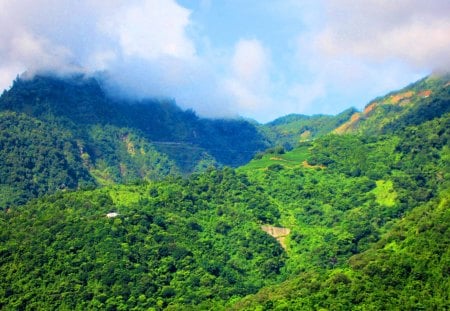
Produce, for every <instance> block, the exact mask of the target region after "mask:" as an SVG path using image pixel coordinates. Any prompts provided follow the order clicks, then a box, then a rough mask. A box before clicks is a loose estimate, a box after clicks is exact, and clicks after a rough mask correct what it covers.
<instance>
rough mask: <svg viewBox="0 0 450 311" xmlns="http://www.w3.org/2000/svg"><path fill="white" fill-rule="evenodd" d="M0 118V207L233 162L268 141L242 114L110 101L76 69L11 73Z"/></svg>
mask: <svg viewBox="0 0 450 311" xmlns="http://www.w3.org/2000/svg"><path fill="white" fill-rule="evenodd" d="M0 120H1V122H0V124H1V125H0V126H1V128H0V131H1V132H0V144H1V147H2V148H1V150H0V152H1V156H2V158H3V159H6V160H5V161H2V162H0V173H1V175H0V194H5V195H4V196H3V195H2V196H0V208H4V207H5V206H9V205H11V203H24V202H26V201H27V200H28V199H30V198H32V197H36V196H39V195H42V194H44V193H53V192H55V191H57V190H58V189H66V188H69V189H79V188H83V187H85V186H88V187H89V186H95V185H108V184H116V183H129V182H133V181H136V180H142V179H144V180H157V179H161V178H163V177H165V176H167V175H173V174H189V173H192V172H195V171H203V170H205V169H206V168H207V167H209V166H218V167H221V166H225V165H227V166H239V165H242V164H245V163H246V162H248V161H249V160H250V159H251V158H252V156H253V155H254V154H255V153H256V152H258V151H261V150H264V149H266V148H267V147H268V146H269V143H268V142H267V140H266V139H265V137H264V136H263V135H262V134H261V133H260V132H259V130H258V129H257V128H256V127H255V126H254V125H253V124H251V123H249V122H247V121H245V120H240V119H236V120H231V119H230V120H225V119H217V120H212V119H203V118H199V117H197V116H196V115H195V113H194V112H192V111H189V110H188V111H183V110H181V109H180V108H179V107H177V106H176V105H175V104H174V103H173V102H171V101H169V100H144V101H139V102H130V101H124V100H122V101H117V100H113V99H110V98H109V97H107V96H106V95H105V93H104V92H103V90H102V87H101V86H100V84H99V82H98V81H97V80H95V79H94V78H86V77H83V76H74V77H71V78H65V79H62V78H54V77H48V76H45V77H44V76H36V77H34V78H33V79H31V80H24V79H17V80H16V81H15V82H14V84H13V86H12V88H11V89H10V90H8V91H5V92H4V93H3V94H2V96H1V97H0ZM238 136H239V138H240V139H236V137H238ZM9 194H11V195H9Z"/></svg>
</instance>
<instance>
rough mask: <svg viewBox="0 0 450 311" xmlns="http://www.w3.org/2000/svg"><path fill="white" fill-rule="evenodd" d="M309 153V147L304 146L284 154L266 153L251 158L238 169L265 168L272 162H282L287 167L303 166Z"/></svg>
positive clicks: (244, 170)
mask: <svg viewBox="0 0 450 311" xmlns="http://www.w3.org/2000/svg"><path fill="white" fill-rule="evenodd" d="M308 155H309V151H308V147H307V146H302V147H299V148H296V149H294V150H292V151H289V152H287V153H284V154H265V155H264V156H263V157H262V158H261V159H254V160H251V161H250V162H249V163H248V164H247V165H244V166H242V167H240V168H238V170H240V171H243V172H246V171H252V170H264V169H267V168H268V167H269V166H270V165H272V164H281V165H283V166H284V167H287V168H293V167H296V166H301V165H302V162H303V161H305V160H306V158H307V157H308Z"/></svg>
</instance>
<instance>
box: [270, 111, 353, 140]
mask: <svg viewBox="0 0 450 311" xmlns="http://www.w3.org/2000/svg"><path fill="white" fill-rule="evenodd" d="M356 112H357V110H356V109H355V108H349V109H347V110H345V111H343V112H341V113H340V114H337V115H335V116H332V115H313V116H306V115H301V114H290V115H287V116H284V117H281V118H278V119H276V120H274V121H272V122H269V123H267V124H264V126H263V129H264V132H265V133H266V135H267V136H268V137H269V139H270V140H271V141H272V142H274V144H275V145H276V144H278V145H284V146H291V147H292V146H297V145H298V144H299V143H300V142H302V141H308V140H312V139H314V138H317V137H320V136H323V135H326V134H328V133H330V132H332V131H333V130H334V129H336V128H337V127H339V126H341V125H342V124H343V123H344V122H347V121H348V120H349V119H350V117H351V116H352V115H353V114H355V113H356Z"/></svg>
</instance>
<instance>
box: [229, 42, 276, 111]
mask: <svg viewBox="0 0 450 311" xmlns="http://www.w3.org/2000/svg"><path fill="white" fill-rule="evenodd" d="M269 67H270V57H269V53H268V51H267V50H266V49H265V48H264V47H263V45H262V43H261V42H259V41H258V40H255V39H251V40H244V39H242V40H240V41H238V42H237V44H236V46H235V48H234V53H233V56H232V58H231V60H230V68H231V73H230V76H229V77H228V79H226V80H225V81H224V83H223V87H224V89H225V90H226V91H227V92H229V94H230V95H231V96H232V98H233V99H234V101H235V105H237V108H238V111H241V112H244V113H251V112H254V111H255V110H261V109H265V108H267V106H268V105H269V104H270V102H269V101H270V100H269V97H270V96H269V93H270V81H269Z"/></svg>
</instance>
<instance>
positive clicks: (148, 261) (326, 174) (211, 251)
mask: <svg viewBox="0 0 450 311" xmlns="http://www.w3.org/2000/svg"><path fill="white" fill-rule="evenodd" d="M83 81H84V80H83ZM16 83H18V82H16ZM19 83H22V82H19ZM58 83H59V82H58ZM64 83H66V82H64ZM82 83H85V82H82ZM13 89H14V87H13ZM13 89H12V90H13ZM57 89H59V88H57ZM83 89H84V88H83ZM84 91H87V89H84ZM425 91H426V93H422V92H425ZM10 92H11V91H10ZM52 92H53V91H52ZM407 92H414V95H407V96H409V97H404V96H405V95H404V93H407ZM19 93H20V94H22V95H21V96H26V94H27V93H26V92H22V91H21V92H19ZM11 94H12V93H10V94H9V95H8V93H6V95H5V94H4V95H3V96H2V98H1V100H0V107H2V110H3V111H2V112H1V116H2V118H3V119H2V120H5V122H3V121H2V123H1V126H2V131H1V134H2V135H3V136H2V140H1V141H2V144H3V145H2V149H1V152H3V154H2V159H3V157H4V158H5V159H8V160H7V161H5V162H4V163H3V164H2V165H3V166H2V168H1V171H0V172H1V173H2V187H3V188H0V189H1V191H2V195H4V196H3V197H4V198H6V199H3V200H4V202H11V204H12V203H14V202H20V203H25V201H26V198H27V197H36V196H37V197H38V198H37V199H33V200H29V201H28V202H26V203H25V204H23V205H20V206H14V205H13V206H10V207H9V208H7V209H5V210H4V211H2V212H1V213H0V223H1V224H2V226H1V227H0V241H1V243H0V309H2V310H3V309H4V310H53V309H62V310H392V309H396V310H397V309H398V310H446V309H449V308H450V303H449V301H450V297H449V293H450V281H449V280H450V270H449V266H450V251H449V250H450V247H449V245H450V209H449V200H450V183H449V180H450V178H449V177H450V146H449V139H450V112H449V111H448V106H449V102H448V99H449V97H450V84H449V82H448V76H443V77H439V78H438V77H431V78H427V79H424V80H421V81H419V82H417V83H415V84H412V85H411V86H409V87H408V88H406V89H404V90H401V91H399V92H394V93H391V94H388V95H387V96H385V97H381V98H380V99H377V100H375V101H374V102H376V103H377V104H376V105H372V108H370V109H372V110H371V111H369V112H367V110H370V109H368V108H367V107H371V106H370V105H371V104H369V105H368V106H367V107H366V109H365V110H364V112H362V113H360V114H361V115H362V114H365V116H364V118H361V117H360V118H359V119H358V121H355V119H356V117H355V116H354V115H355V112H354V110H351V109H350V110H347V111H346V112H344V113H343V114H341V115H340V116H336V117H328V116H316V117H311V118H306V117H302V116H288V117H286V118H285V119H281V120H278V121H275V122H273V124H271V125H267V127H266V128H264V127H265V126H266V125H264V126H262V125H254V124H251V123H249V122H246V121H242V120H238V121H227V120H205V119H201V118H198V117H196V116H195V114H193V113H192V112H183V111H181V110H179V109H178V108H176V106H174V105H172V104H168V103H167V102H166V103H162V104H161V103H160V104H157V105H156V104H155V103H153V104H155V105H156V106H153V104H152V105H150V103H147V104H134V105H131V104H129V103H116V102H113V101H111V100H110V99H108V98H106V97H104V96H103V97H102V96H100V97H99V99H98V100H99V101H100V100H103V101H104V104H105V105H111V106H105V107H109V108H105V107H104V108H100V107H91V108H89V109H88V108H83V109H80V108H79V106H78V108H73V107H72V108H70V109H73V110H72V112H71V113H70V115H67V116H64V113H63V112H62V111H60V112H59V114H58V113H57V114H55V113H54V112H51V113H50V112H49V111H56V110H53V109H58V108H57V107H53V106H52V105H51V104H49V108H46V109H42V111H40V112H36V111H34V110H33V109H35V107H36V106H34V105H31V106H26V105H24V106H23V107H22V108H20V109H18V108H17V109H15V110H14V109H12V108H11V107H13V106H12V103H13V102H15V101H13V100H12V99H10V98H14V96H12V95H11ZM419 94H422V95H419ZM32 95H33V96H31V97H30V98H33V100H36V98H45V97H36V96H35V94H32ZM11 96H12V97H11ZM79 98H82V96H81V95H80V97H79ZM100 98H103V99H100ZM398 98H403V99H398ZM405 98H407V102H405V103H403V104H401V105H400V104H398V103H399V102H402V101H404V100H405ZM397 99H398V101H397ZM44 101H45V102H51V101H49V100H44ZM67 101H68V102H69V103H71V105H75V104H76V103H74V102H73V101H76V99H74V98H71V99H67ZM71 101H72V102H71ZM395 101H397V103H394V104H392V102H395ZM21 102H24V103H26V97H24V98H23V100H22V101H21ZM8 105H9V106H8ZM86 105H88V104H86ZM146 105H150V106H151V107H157V108H154V109H162V110H164V111H168V110H171V109H174V111H179V112H180V115H181V116H182V117H180V118H181V119H182V120H185V119H184V117H186V114H188V115H189V116H190V118H192V120H193V121H192V122H193V123H189V122H191V121H189V122H187V121H186V122H185V121H179V122H178V123H177V122H174V123H173V126H169V127H167V128H168V129H169V128H170V129H171V131H169V132H167V133H166V132H164V133H161V135H166V137H167V138H166V137H165V138H164V139H166V140H167V141H166V142H167V144H166V145H165V147H166V148H167V149H169V148H170V146H171V145H170V144H168V142H170V137H169V135H174V136H172V137H171V139H172V142H171V144H174V143H177V141H176V140H175V138H176V137H184V140H181V141H183V143H185V142H189V143H190V144H192V145H194V144H197V145H195V146H196V148H198V149H200V148H202V152H203V150H210V151H209V152H208V151H205V152H206V153H207V154H208V156H210V159H211V162H212V163H214V162H215V163H218V162H219V160H218V156H217V155H215V154H214V151H216V146H221V147H220V148H223V149H225V147H226V146H228V147H229V148H230V150H237V149H238V148H242V150H243V151H249V150H252V149H250V148H249V149H245V148H244V147H242V146H243V145H245V144H246V142H245V141H240V142H239V144H240V145H236V144H237V143H236V144H235V146H233V147H235V148H236V149H234V148H231V146H232V140H233V138H234V140H244V138H245V137H247V136H248V137H250V138H253V139H254V140H251V142H252V143H255V144H256V142H260V143H261V145H265V146H279V147H274V148H270V149H268V150H267V151H266V152H265V153H260V154H259V155H258V156H257V157H255V158H254V159H252V160H251V161H250V162H248V160H249V157H246V159H247V162H248V163H247V164H245V165H243V166H240V167H238V168H236V169H233V168H228V167H225V168H219V169H217V168H214V167H212V166H209V167H208V168H207V169H204V170H203V172H197V173H193V174H190V175H188V176H184V177H181V176H180V175H179V174H177V173H176V170H180V168H179V167H178V166H177V161H178V163H180V162H181V160H183V159H177V158H174V157H173V156H172V155H171V154H170V152H169V151H168V150H163V149H162V148H161V146H158V145H157V144H156V143H153V140H152V139H151V138H150V135H153V134H151V133H153V132H152V131H151V130H150V127H152V126H153V125H152V124H146V123H145V120H146V118H150V115H149V116H148V117H142V121H138V120H139V116H143V115H145V111H146V109H148V108H146V107H147V106H146ZM88 106H89V105H88ZM391 106H393V107H400V108H392V107H391ZM7 107H10V108H9V109H7ZM95 109H105V111H106V110H107V112H105V113H106V114H108V113H110V114H111V116H109V117H108V118H107V119H105V120H102V118H103V115H102V114H101V113H99V114H97V113H96V112H95V113H94V112H92V111H93V110H95ZM114 109H116V110H117V111H118V110H120V109H123V110H121V112H119V113H118V114H117V111H116V112H114ZM134 109H137V110H139V109H142V110H139V112H133V111H135V110H134ZM167 109H168V110H167ZM11 110H14V111H11ZM127 110H129V111H131V112H126V111H127ZM394 110H395V111H394ZM133 113H135V115H133ZM115 115H116V116H121V115H123V116H124V117H123V118H121V117H117V120H116V121H113V120H114V116H115ZM152 115H153V114H152ZM173 115H174V114H172V113H168V114H167V118H168V119H165V123H164V124H168V123H167V122H169V121H170V120H174V119H173ZM132 116H134V117H132ZM51 118H54V119H55V120H53V121H52V120H51ZM127 118H129V119H127ZM134 118H136V120H137V121H136V124H140V125H136V126H133V122H132V121H133V120H134ZM161 118H162V117H161ZM346 118H350V120H347V121H345V119H346ZM75 120H76V121H75ZM327 120H328V121H327ZM6 122H8V123H6ZM127 122H129V123H127ZM139 122H142V123H139ZM154 122H157V121H156V119H155V121H154ZM184 122H185V123H184ZM230 122H231V123H230ZM233 122H237V123H233ZM302 122H310V123H308V124H309V125H308V126H310V128H309V130H310V131H311V133H313V134H311V135H312V136H311V138H308V139H304V140H303V141H300V142H299V141H298V140H297V138H295V137H296V136H297V135H299V134H300V135H301V133H302V132H303V131H304V129H300V127H301V126H303V125H301V124H307V123H302ZM351 122H353V123H352V125H351V126H348V127H346V124H350V123H351ZM169 123H170V122H169ZM4 124H5V125H4ZM62 124H65V125H64V126H61V125H62ZM76 124H84V125H83V126H81V127H80V126H78V127H77V126H75V125H76ZM177 124H180V127H179V128H178V127H177V126H176V125H177ZM186 124H189V125H192V124H196V125H197V126H198V127H197V128H196V129H195V133H196V134H195V135H197V136H195V135H194V134H192V136H190V135H191V134H190V132H185V130H186V128H183V126H185V125H186ZM199 124H201V126H200V125H199ZM145 126H148V127H149V129H148V131H146V130H145ZM161 126H163V125H161ZM186 126H187V125H186ZM208 126H209V127H208ZM283 126H285V127H286V128H287V129H289V131H288V133H290V134H289V135H286V136H285V140H284V141H283V140H282V139H281V138H280V139H281V140H279V141H277V139H275V138H274V137H278V136H277V135H280V133H281V131H282V129H283ZM296 126H298V127H299V129H298V130H297V129H296ZM305 126H306V125H305ZM242 127H243V128H246V129H248V132H245V130H243V132H244V133H245V134H244V136H242V137H244V138H242V137H241V136H239V139H236V133H241V131H242ZM257 127H259V132H258V129H257ZM261 127H262V129H261ZM269 127H277V128H276V129H274V130H273V131H272V132H270V133H271V134H270V135H272V136H270V135H269V134H267V132H266V133H265V134H261V133H264V131H268V128H269ZM336 127H337V129H336ZM187 128H189V129H191V128H190V127H187ZM332 128H334V129H335V132H334V133H329V132H330V131H331V130H332ZM155 130H156V129H155ZM177 130H179V133H178V134H176V135H175V133H177ZM202 131H205V132H206V131H211V133H222V135H223V136H222V137H221V139H220V143H219V142H215V141H214V140H212V141H205V142H203V141H201V140H197V141H196V140H190V139H194V138H195V137H197V139H198V137H199V136H198V135H200V134H199V133H202ZM214 131H217V132H214ZM253 131H256V133H258V135H261V136H253V133H255V132H253ZM49 133H52V134H49ZM291 134H292V135H291ZM154 135H156V134H154ZM177 135H178V136H177ZM183 135H184V136H183ZM201 135H206V134H201ZM290 135H291V136H290ZM152 137H153V136H152ZM156 137H157V136H154V137H153V139H155V138H156ZM200 137H206V136H200ZM255 137H259V138H258V139H256V138H255ZM261 137H262V138H261ZM280 137H281V136H280ZM19 138H20V139H19ZM37 139H38V140H39V142H36V141H35V140H37ZM217 139H218V138H217ZM290 139H292V140H290ZM294 139H295V140H296V141H294ZM4 142H5V143H4ZM129 142H131V144H130V143H129ZM208 143H209V145H208ZM252 143H248V144H249V145H250V146H252ZM286 143H289V144H291V146H296V147H295V148H294V149H292V150H291V151H286V150H285V149H289V148H283V147H281V146H282V145H286ZM30 144H31V145H32V148H31V149H30V148H27V146H28V145H30ZM3 146H6V147H7V148H6V147H3ZM94 148H97V149H94ZM108 148H109V149H108ZM207 148H209V149H207ZM192 149H194V148H192ZM217 149H219V148H217ZM255 149H256V148H255ZM95 150H97V151H95ZM140 150H144V151H145V152H143V153H142V154H141V157H139V159H141V160H139V161H142V162H139V161H138V160H136V155H137V154H138V152H140ZM196 150H197V149H196ZM40 154H42V156H41V155H40ZM84 154H87V156H86V155H84ZM146 154H150V155H153V156H154V158H152V157H146ZM229 156H232V154H229ZM7 157H8V158H7ZM127 157H129V159H130V160H128V161H129V162H124V161H126V160H124V159H128V158H127ZM118 159H120V160H118ZM148 159H151V162H148V164H147V162H145V161H150V160H148ZM153 159H159V161H160V162H158V163H161V165H160V166H155V165H154V163H155V162H154V161H156V160H153ZM101 161H103V162H101ZM133 161H134V162H133ZM164 161H167V162H164ZM208 161H209V160H208ZM240 161H243V158H241V160H240ZM99 163H103V164H102V165H104V166H100V164H99ZM111 163H113V164H114V163H119V164H121V163H127V164H126V168H127V169H128V168H129V167H132V168H134V169H136V170H139V169H141V171H140V172H141V173H143V174H150V172H152V173H151V174H154V175H153V176H148V177H146V178H143V179H142V178H140V179H139V178H138V179H134V183H132V184H130V183H129V184H127V185H124V184H121V183H123V182H124V180H125V179H124V177H123V176H124V175H123V174H122V173H123V171H126V170H124V167H123V165H122V166H120V165H119V166H118V172H117V176H119V177H116V179H114V178H112V177H110V176H111V175H105V174H106V173H105V172H107V173H109V174H113V173H110V172H114V171H112V169H111V167H114V165H112V164H111ZM132 163H135V164H133V165H135V166H132ZM220 163H222V164H226V163H224V162H223V160H222V162H220ZM145 165H148V168H146V169H144V168H143V167H145ZM167 168H169V171H164V170H165V169H167ZM21 170H22V171H23V172H24V173H26V174H28V175H25V176H27V177H22V174H18V173H15V175H14V174H13V172H19V171H20V172H22V171H21ZM171 170H172V171H171ZM121 174H122V175H121ZM46 176H47V177H46ZM112 176H115V175H112ZM163 176H167V177H163ZM8 178H9V179H8ZM38 178H42V179H38ZM45 178H47V181H46V179H45ZM120 178H122V179H120ZM50 180H52V183H50V182H49V181H50ZM130 181H132V179H130ZM16 182H21V183H23V186H17V188H14V186H15V183H16ZM98 184H103V185H104V186H103V187H97V186H98ZM8 185H9V186H8ZM11 185H12V186H11ZM20 187H21V188H20ZM33 187H34V188H33ZM46 187H47V188H46ZM49 187H52V188H51V189H50V188H49ZM78 188H81V190H77V191H71V190H69V189H78ZM17 189H22V190H21V191H22V192H18V191H17ZM27 189H35V190H34V191H35V193H33V195H29V194H28V192H27V191H28V190H27ZM57 190H61V191H57ZM55 191H56V193H54V194H50V195H43V194H46V193H52V192H55ZM15 195H16V196H19V198H20V200H21V201H20V200H19V201H17V200H13V199H12V198H14V196H15ZM10 198H11V199H10ZM8 200H12V201H8ZM8 206H9V205H8Z"/></svg>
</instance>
